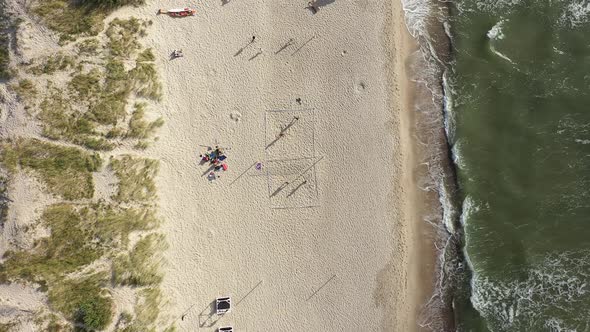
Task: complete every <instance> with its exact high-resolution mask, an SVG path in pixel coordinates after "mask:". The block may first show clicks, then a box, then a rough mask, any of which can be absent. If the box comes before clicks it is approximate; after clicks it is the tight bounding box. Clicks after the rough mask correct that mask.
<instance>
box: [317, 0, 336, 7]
mask: <svg viewBox="0 0 590 332" xmlns="http://www.w3.org/2000/svg"><path fill="white" fill-rule="evenodd" d="M334 2H336V0H315V1H312V2H311V3H313V4H314V5H316V6H318V7H324V6H327V5H329V4H331V3H334Z"/></svg>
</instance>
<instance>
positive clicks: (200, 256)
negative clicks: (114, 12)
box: [128, 0, 423, 331]
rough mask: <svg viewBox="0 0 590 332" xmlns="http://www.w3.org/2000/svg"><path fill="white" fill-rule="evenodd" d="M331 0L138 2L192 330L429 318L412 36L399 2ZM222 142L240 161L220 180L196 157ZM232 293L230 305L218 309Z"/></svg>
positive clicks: (165, 210)
mask: <svg viewBox="0 0 590 332" xmlns="http://www.w3.org/2000/svg"><path fill="white" fill-rule="evenodd" d="M320 3H321V4H322V6H321V7H319V9H320V10H319V12H318V13H317V14H315V15H313V14H312V13H311V12H310V11H309V10H308V9H306V8H305V7H306V5H305V2H293V1H260V0H259V1H249V2H246V1H240V0H232V1H229V2H228V3H226V4H224V5H220V3H218V2H203V3H200V4H199V5H198V6H196V8H197V10H198V12H197V15H196V16H195V17H189V18H183V19H174V18H170V17H166V16H163V15H162V16H157V17H154V16H153V14H154V13H155V12H156V11H157V9H158V8H160V7H162V6H163V4H162V3H160V2H154V1H150V2H148V5H147V6H146V7H145V8H142V9H141V10H142V11H143V12H144V17H145V18H152V19H153V21H154V24H153V26H152V27H151V28H150V32H149V36H148V37H147V39H146V44H147V45H149V46H151V47H153V48H154V49H155V51H156V52H155V53H156V54H158V55H159V59H158V61H157V64H158V68H159V69H160V70H161V76H162V79H163V82H164V86H165V88H164V90H165V99H164V101H163V103H162V104H161V111H162V112H163V113H164V114H165V120H166V122H165V125H164V127H163V128H162V129H161V131H160V133H159V136H160V139H159V140H158V142H157V143H156V144H155V146H154V148H153V149H150V150H149V154H150V155H151V156H152V157H154V158H157V159H160V160H161V170H160V173H159V176H158V179H157V184H158V188H159V197H160V200H159V205H160V208H161V210H160V211H161V215H162V217H163V219H164V220H165V223H164V226H163V228H164V233H165V234H166V236H167V239H168V242H169V244H170V248H169V249H168V251H167V252H166V254H165V257H166V261H167V263H166V265H165V267H164V271H165V279H164V282H163V285H162V287H163V290H164V292H165V294H166V295H167V296H168V297H169V299H170V309H169V314H170V315H171V319H172V320H175V321H176V325H177V327H178V329H179V330H180V331H196V330H199V331H200V330H203V331H214V330H215V329H216V328H218V327H220V326H228V325H229V326H233V327H234V328H235V329H236V330H238V331H259V330H271V329H273V330H274V329H276V330H279V329H280V330H287V331H321V330H325V331H412V330H417V325H416V313H417V311H418V310H419V305H420V301H421V297H422V296H423V294H422V292H420V291H419V289H420V286H421V282H420V281H419V280H417V278H416V276H417V274H418V270H419V268H418V265H419V264H418V262H417V261H416V257H415V255H416V253H417V252H418V249H417V248H416V247H417V246H418V242H419V241H417V240H416V236H415V234H416V232H417V231H416V230H417V227H418V225H417V224H418V223H419V222H418V221H417V216H418V213H417V212H416V211H415V207H416V205H415V204H414V202H415V199H416V193H415V187H416V186H415V184H414V181H413V170H414V166H413V159H412V143H411V139H412V137H411V127H412V123H411V122H412V119H411V116H410V115H409V110H408V108H409V100H408V97H409V96H410V93H411V91H410V90H409V87H408V85H407V79H406V73H405V70H406V69H405V58H406V57H407V55H408V54H410V53H411V52H412V51H413V50H414V44H413V42H412V40H411V39H410V37H409V36H408V34H407V31H406V28H405V26H404V24H403V14H402V10H401V8H400V6H401V4H399V3H398V2H397V1H391V2H390V1H376V2H370V1H362V0H358V1H320ZM183 5H184V2H181V1H178V0H174V1H171V2H169V3H166V6H167V7H170V8H173V7H181V6H183ZM128 10H129V11H131V10H132V11H133V12H134V13H136V11H137V9H128ZM253 37H255V38H254V41H252V39H253ZM173 49H182V50H183V53H184V57H182V58H178V59H174V60H170V59H168V58H167V57H166V56H167V55H168V54H170V52H172V50H173ZM289 125H291V126H289ZM287 126H289V128H288V130H287V131H286V132H285V133H284V135H282V136H280V135H279V133H280V132H281V130H282V129H284V128H285V127H287ZM215 145H219V146H221V147H224V148H225V149H226V151H227V155H228V162H229V163H228V164H229V167H230V168H229V170H228V171H227V172H224V173H223V174H222V176H221V178H219V179H217V180H215V181H212V182H211V181H209V180H208V179H207V174H208V172H207V166H206V165H199V154H200V153H202V152H204V151H206V146H212V147H213V146H215ZM256 163H261V166H262V167H261V169H260V170H257V169H256V167H254V166H255V164H256ZM225 295H229V296H231V297H232V301H233V305H234V307H233V309H232V311H231V312H230V313H228V314H225V315H223V316H217V315H215V314H214V313H213V309H214V308H213V304H212V303H213V301H214V300H215V298H216V297H218V296H225Z"/></svg>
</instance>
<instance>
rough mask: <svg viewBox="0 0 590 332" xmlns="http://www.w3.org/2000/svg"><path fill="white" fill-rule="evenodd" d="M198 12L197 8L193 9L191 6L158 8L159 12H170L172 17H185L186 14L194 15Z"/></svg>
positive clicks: (169, 14)
mask: <svg viewBox="0 0 590 332" xmlns="http://www.w3.org/2000/svg"><path fill="white" fill-rule="evenodd" d="M196 13H197V10H196V9H192V8H189V7H186V8H173V9H168V10H166V9H161V8H160V10H158V14H168V16H172V17H185V16H194V15H195V14H196Z"/></svg>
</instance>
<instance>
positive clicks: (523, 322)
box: [471, 251, 590, 331]
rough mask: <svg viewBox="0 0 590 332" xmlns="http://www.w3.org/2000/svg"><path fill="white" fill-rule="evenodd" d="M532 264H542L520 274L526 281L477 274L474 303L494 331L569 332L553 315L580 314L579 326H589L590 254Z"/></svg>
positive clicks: (552, 256)
mask: <svg viewBox="0 0 590 332" xmlns="http://www.w3.org/2000/svg"><path fill="white" fill-rule="evenodd" d="M530 261H540V264H538V265H536V266H535V267H531V268H530V269H528V270H525V271H521V273H520V274H521V275H524V276H525V277H523V278H515V279H513V280H511V281H510V282H499V281H497V279H495V278H494V279H489V278H486V277H485V276H482V275H481V274H480V273H474V275H473V279H472V290H473V293H472V296H471V302H472V304H473V307H474V308H475V309H477V310H478V311H479V312H480V313H481V314H482V315H483V316H484V317H485V318H486V320H487V321H488V322H490V324H491V325H492V326H493V328H492V330H501V331H521V330H527V331H540V330H543V328H550V331H569V330H570V329H568V327H564V326H563V324H562V323H561V320H560V317H559V316H552V315H551V314H550V313H551V312H554V313H556V314H557V315H559V313H560V312H577V313H578V315H577V318H575V320H577V323H580V324H584V323H587V321H586V320H587V318H588V317H590V308H589V307H588V306H587V302H588V294H589V289H588V283H589V281H590V252H589V251H582V252H565V253H556V254H550V255H547V256H545V257H542V258H538V259H535V258H532V259H530ZM511 273H516V271H511ZM557 309H559V310H557ZM531 324H534V325H531ZM560 329H561V330H560Z"/></svg>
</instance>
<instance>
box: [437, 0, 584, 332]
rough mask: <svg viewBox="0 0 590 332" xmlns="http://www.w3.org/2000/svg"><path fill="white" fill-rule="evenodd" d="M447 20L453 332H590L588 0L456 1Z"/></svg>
mask: <svg viewBox="0 0 590 332" xmlns="http://www.w3.org/2000/svg"><path fill="white" fill-rule="evenodd" d="M448 23H449V27H450V28H449V32H450V38H451V41H452V52H451V53H452V54H451V59H452V60H451V61H450V62H449V63H448V64H447V65H448V67H447V75H446V81H447V82H446V86H447V88H446V93H447V94H448V95H449V97H452V101H453V102H452V111H450V110H449V112H447V113H446V114H447V116H448V117H450V119H449V121H447V123H448V124H449V126H451V127H452V128H450V129H448V130H447V132H448V133H449V137H448V139H449V143H450V146H451V149H452V152H453V156H454V157H453V159H454V161H455V167H456V169H457V180H458V191H459V197H458V199H457V200H458V204H457V205H458V206H459V207H460V210H461V217H460V223H461V226H462V241H463V246H462V249H463V253H464V259H465V262H466V265H467V266H468V268H469V270H470V273H469V278H468V281H467V283H465V284H464V289H463V290H459V293H460V292H464V293H466V294H468V295H467V296H465V299H466V300H465V301H464V302H463V303H461V302H460V301H458V302H457V303H455V306H456V307H455V314H456V319H457V321H456V323H457V329H458V330H459V331H476V332H479V331H531V332H537V331H590V1H589V0H455V1H453V2H452V3H451V5H450V15H449V17H448ZM459 297H460V296H459Z"/></svg>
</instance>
